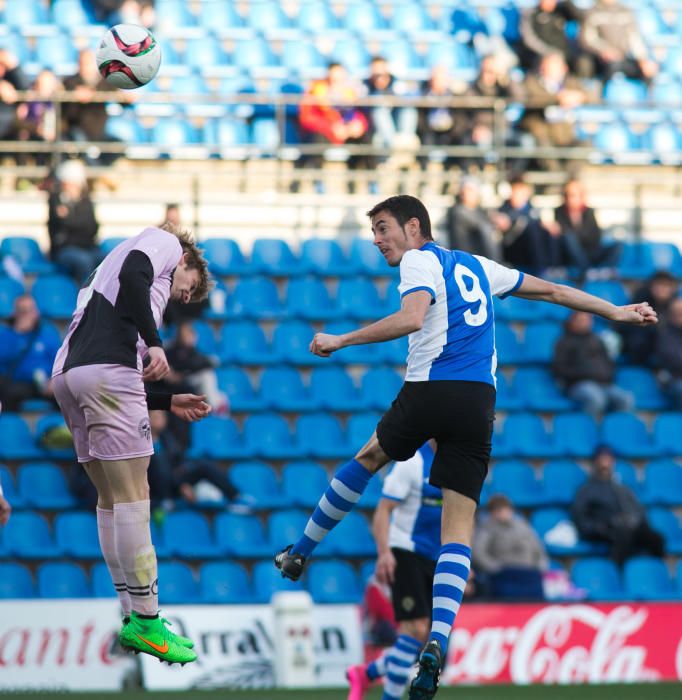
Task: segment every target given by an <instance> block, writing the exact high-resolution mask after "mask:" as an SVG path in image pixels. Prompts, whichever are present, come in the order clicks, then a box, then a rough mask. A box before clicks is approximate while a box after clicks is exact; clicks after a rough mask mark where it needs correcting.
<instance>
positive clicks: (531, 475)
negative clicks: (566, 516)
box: [490, 460, 544, 508]
mask: <svg viewBox="0 0 682 700" xmlns="http://www.w3.org/2000/svg"><path fill="white" fill-rule="evenodd" d="M490 492H491V493H503V494H504V495H505V496H507V497H508V498H509V499H510V500H511V502H512V503H513V504H514V505H515V506H516V507H517V508H537V507H538V506H541V505H543V500H544V498H543V496H544V493H543V489H542V486H541V484H540V482H538V480H537V478H536V476H535V472H534V470H533V467H531V465H530V464H528V463H527V462H519V461H513V460H512V461H501V462H496V463H495V466H494V467H493V470H492V480H491V483H490Z"/></svg>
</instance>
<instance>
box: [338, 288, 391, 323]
mask: <svg viewBox="0 0 682 700" xmlns="http://www.w3.org/2000/svg"><path fill="white" fill-rule="evenodd" d="M336 299H337V304H338V308H339V310H340V312H341V315H342V316H343V317H344V318H354V319H359V320H367V321H373V320H376V319H379V318H383V317H384V316H386V315H387V313H390V312H389V311H388V309H387V307H386V303H385V302H384V301H383V300H382V299H381V297H380V296H379V292H378V291H377V288H376V287H375V286H374V284H372V281H371V280H369V279H367V278H366V277H359V278H352V279H344V280H341V281H340V282H339V287H338V290H337V292H336Z"/></svg>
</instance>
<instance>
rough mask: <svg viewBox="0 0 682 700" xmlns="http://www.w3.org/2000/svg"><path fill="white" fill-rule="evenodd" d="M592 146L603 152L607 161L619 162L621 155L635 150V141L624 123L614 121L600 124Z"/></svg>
mask: <svg viewBox="0 0 682 700" xmlns="http://www.w3.org/2000/svg"><path fill="white" fill-rule="evenodd" d="M594 146H595V148H596V149H597V150H599V151H602V152H603V156H604V158H605V159H606V160H607V161H612V162H616V163H617V162H619V161H620V160H622V155H623V154H627V153H628V152H629V151H633V150H635V147H636V142H635V137H634V135H633V134H632V132H631V131H630V130H629V129H628V128H627V126H626V125H625V124H620V123H618V122H615V123H613V124H606V125H604V126H602V127H601V128H600V129H599V131H598V132H597V134H596V136H595V139H594Z"/></svg>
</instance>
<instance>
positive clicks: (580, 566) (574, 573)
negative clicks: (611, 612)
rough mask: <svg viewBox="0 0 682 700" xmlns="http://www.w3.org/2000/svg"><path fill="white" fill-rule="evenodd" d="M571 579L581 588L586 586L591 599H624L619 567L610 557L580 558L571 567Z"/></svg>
mask: <svg viewBox="0 0 682 700" xmlns="http://www.w3.org/2000/svg"><path fill="white" fill-rule="evenodd" d="M571 579H572V580H573V583H574V584H575V585H576V586H578V587H579V588H585V589H586V590H587V591H588V593H589V599H590V600H600V601H602V600H624V599H626V598H627V596H626V594H625V592H624V590H623V582H622V580H621V575H620V571H619V570H618V567H617V566H616V565H615V564H614V562H612V561H611V560H610V559H604V558H602V557H586V558H585V559H579V560H577V561H576V562H575V563H574V564H573V568H572V569H571Z"/></svg>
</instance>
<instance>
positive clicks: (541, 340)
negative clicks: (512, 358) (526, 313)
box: [520, 322, 562, 364]
mask: <svg viewBox="0 0 682 700" xmlns="http://www.w3.org/2000/svg"><path fill="white" fill-rule="evenodd" d="M561 334H562V328H561V325H560V324H558V323H549V322H542V323H533V324H531V325H528V326H526V332H525V334H524V337H523V350H522V354H521V357H520V362H522V363H524V364H534V363H539V364H549V363H550V362H551V361H552V359H553V357H554V346H555V344H556V342H557V340H559V337H560V336H561Z"/></svg>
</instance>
